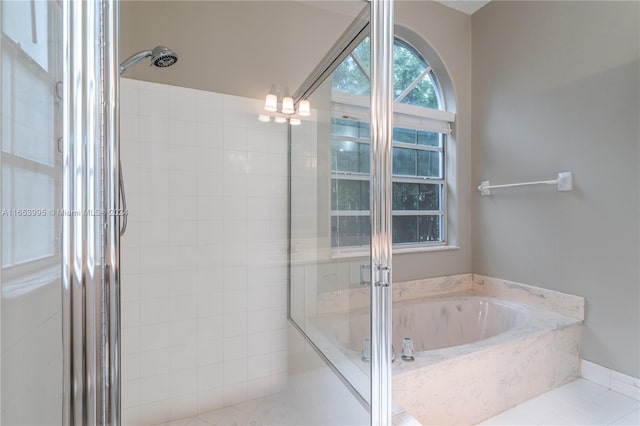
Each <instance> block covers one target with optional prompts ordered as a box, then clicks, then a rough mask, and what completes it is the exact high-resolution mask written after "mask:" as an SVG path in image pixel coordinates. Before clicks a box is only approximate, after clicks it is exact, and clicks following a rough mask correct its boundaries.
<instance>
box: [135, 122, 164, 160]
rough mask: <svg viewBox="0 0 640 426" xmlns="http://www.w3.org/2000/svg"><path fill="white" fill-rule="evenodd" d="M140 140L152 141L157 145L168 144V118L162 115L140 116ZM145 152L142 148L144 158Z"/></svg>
mask: <svg viewBox="0 0 640 426" xmlns="http://www.w3.org/2000/svg"><path fill="white" fill-rule="evenodd" d="M139 137H140V142H150V143H152V144H155V145H166V144H167V143H169V123H168V122H167V119H166V118H161V117H156V116H152V117H143V116H141V117H140V126H139ZM144 155H145V152H144V151H142V150H140V157H141V158H142V157H143V156H144Z"/></svg>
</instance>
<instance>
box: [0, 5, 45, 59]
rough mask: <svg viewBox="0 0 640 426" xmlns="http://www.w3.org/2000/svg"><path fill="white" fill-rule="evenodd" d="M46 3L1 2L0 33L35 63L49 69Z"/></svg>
mask: <svg viewBox="0 0 640 426" xmlns="http://www.w3.org/2000/svg"><path fill="white" fill-rule="evenodd" d="M48 25H49V23H48V15H47V2H46V1H39V0H38V1H33V0H32V1H3V2H2V32H3V33H5V34H6V35H7V36H8V37H9V38H10V39H11V40H13V41H14V42H15V43H19V44H20V48H21V49H22V50H23V51H24V52H25V53H26V54H27V55H29V56H30V57H31V58H32V59H33V60H34V61H36V62H37V63H38V64H39V65H40V66H41V67H42V68H43V69H45V70H48V69H49V51H48V48H47V47H48V33H47V30H48Z"/></svg>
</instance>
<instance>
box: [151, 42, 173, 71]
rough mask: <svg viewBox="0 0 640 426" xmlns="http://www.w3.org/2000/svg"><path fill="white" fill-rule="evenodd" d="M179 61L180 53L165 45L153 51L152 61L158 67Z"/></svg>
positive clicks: (168, 65)
mask: <svg viewBox="0 0 640 426" xmlns="http://www.w3.org/2000/svg"><path fill="white" fill-rule="evenodd" d="M176 62H178V55H177V54H176V53H175V52H173V51H172V50H171V49H169V48H168V47H165V46H158V47H156V48H154V49H153V51H152V52H151V63H152V64H153V65H155V66H156V67H160V68H164V67H170V66H171V65H173V64H175V63H176Z"/></svg>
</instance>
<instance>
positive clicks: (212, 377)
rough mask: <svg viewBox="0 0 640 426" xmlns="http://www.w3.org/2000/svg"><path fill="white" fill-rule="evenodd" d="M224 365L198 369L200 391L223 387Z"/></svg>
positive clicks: (205, 366) (204, 366)
mask: <svg viewBox="0 0 640 426" xmlns="http://www.w3.org/2000/svg"><path fill="white" fill-rule="evenodd" d="M223 371H224V368H223V364H222V363H217V364H209V365H203V366H200V367H198V391H199V392H200V391H205V390H209V389H216V388H219V387H221V386H222V381H223Z"/></svg>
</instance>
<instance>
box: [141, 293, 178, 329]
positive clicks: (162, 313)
mask: <svg viewBox="0 0 640 426" xmlns="http://www.w3.org/2000/svg"><path fill="white" fill-rule="evenodd" d="M171 303H172V302H171V298H169V297H162V298H155V299H143V300H141V301H140V324H141V325H153V324H161V323H166V322H169V321H171V319H172V318H171Z"/></svg>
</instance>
